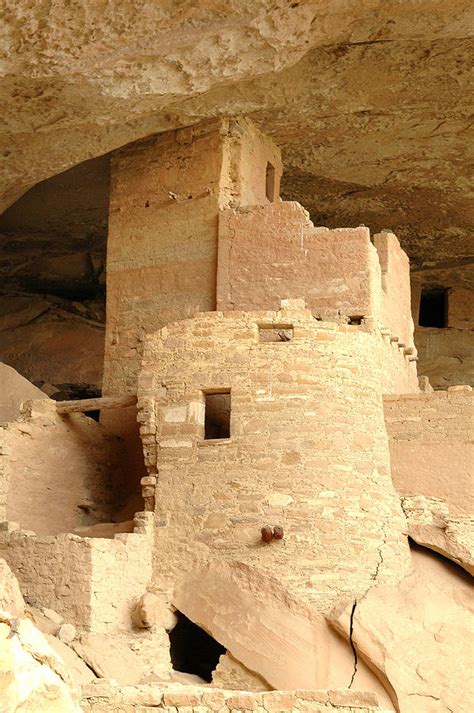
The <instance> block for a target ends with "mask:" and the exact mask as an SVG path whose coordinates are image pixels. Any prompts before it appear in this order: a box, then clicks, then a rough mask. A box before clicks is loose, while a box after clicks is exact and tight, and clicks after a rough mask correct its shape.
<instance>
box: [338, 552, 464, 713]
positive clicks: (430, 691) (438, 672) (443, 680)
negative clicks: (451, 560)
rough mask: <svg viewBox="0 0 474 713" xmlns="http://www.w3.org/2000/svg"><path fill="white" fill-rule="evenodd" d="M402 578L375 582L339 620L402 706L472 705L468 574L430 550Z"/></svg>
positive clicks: (415, 711) (407, 712)
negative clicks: (396, 581) (387, 582)
mask: <svg viewBox="0 0 474 713" xmlns="http://www.w3.org/2000/svg"><path fill="white" fill-rule="evenodd" d="M412 556H413V568H412V571H411V572H410V573H409V574H408V575H407V576H406V577H405V578H404V579H403V580H402V581H401V583H400V584H399V585H398V586H396V585H394V586H384V585H378V586H375V587H372V588H371V589H370V590H369V591H368V592H367V594H366V595H365V597H362V598H360V599H358V600H357V602H356V608H355V611H353V606H352V604H351V605H350V606H349V607H348V608H347V609H346V610H345V611H344V612H343V613H341V612H340V611H337V610H336V611H335V612H333V615H332V623H333V625H334V626H335V627H336V629H337V630H338V631H339V632H341V633H342V634H343V635H344V636H346V637H347V638H349V635H350V629H351V626H352V643H353V645H354V646H355V649H356V651H357V655H358V657H362V658H363V659H364V660H365V661H367V662H368V663H369V665H370V667H371V668H373V669H374V670H375V671H377V672H378V675H379V676H380V678H381V680H383V681H385V686H386V688H387V690H388V691H391V695H392V698H393V701H394V703H395V704H396V706H397V710H399V711H400V713H420V711H421V710H422V711H423V713H435V712H436V713H438V711H441V710H443V711H444V710H446V711H449V710H451V711H456V713H469V711H470V710H471V708H472V705H471V700H472V695H473V693H474V691H473V688H472V678H471V673H470V671H471V667H472V650H473V646H474V630H473V626H472V614H471V612H470V608H471V603H470V602H471V587H470V582H469V581H468V579H467V575H465V574H464V573H462V571H461V570H458V569H457V568H456V569H455V568H454V567H453V566H452V565H451V564H448V563H447V562H446V561H443V560H441V559H440V558H437V557H436V556H435V555H433V554H431V553H429V552H426V551H422V550H420V551H412Z"/></svg>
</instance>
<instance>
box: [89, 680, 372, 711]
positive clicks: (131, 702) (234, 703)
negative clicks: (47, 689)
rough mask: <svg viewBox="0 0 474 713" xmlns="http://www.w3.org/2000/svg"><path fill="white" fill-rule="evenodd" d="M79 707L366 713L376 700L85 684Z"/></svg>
mask: <svg viewBox="0 0 474 713" xmlns="http://www.w3.org/2000/svg"><path fill="white" fill-rule="evenodd" d="M81 706H82V709H83V711H84V713H117V712H120V713H154V712H155V711H157V710H165V711H170V713H180V712H181V713H190V712H191V711H196V712H197V711H199V713H206V712H207V711H219V712H220V713H231V712H232V711H255V712H256V713H277V712H278V711H282V712H283V711H302V713H303V712H304V713H328V711H343V713H370V712H372V711H380V712H381V713H382V708H380V707H379V705H378V703H377V698H376V696H374V695H373V694H371V693H368V692H361V691H350V690H347V689H344V690H343V689H340V690H326V691H309V690H307V691H306V690H305V691H268V692H266V693H254V692H249V691H226V690H223V689H221V690H217V689H209V688H198V687H194V686H193V687H190V686H187V687H186V688H185V689H183V687H181V688H180V689H179V688H172V687H169V688H166V687H165V688H163V687H158V686H156V685H155V686H153V685H148V686H147V685H141V686H122V687H121V688H117V687H116V686H109V685H106V684H101V685H97V684H96V685H88V686H84V688H83V698H82V700H81Z"/></svg>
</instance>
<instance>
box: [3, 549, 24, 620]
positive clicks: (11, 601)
mask: <svg viewBox="0 0 474 713" xmlns="http://www.w3.org/2000/svg"><path fill="white" fill-rule="evenodd" d="M0 609H2V610H3V611H8V612H11V614H12V615H13V616H16V617H18V616H23V613H24V610H25V602H24V601H23V597H22V594H21V592H20V586H19V584H18V581H17V579H16V577H15V575H14V574H13V572H12V571H11V569H10V567H9V566H8V564H7V563H6V562H5V560H4V559H0Z"/></svg>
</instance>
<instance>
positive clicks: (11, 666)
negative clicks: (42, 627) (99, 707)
mask: <svg viewBox="0 0 474 713" xmlns="http://www.w3.org/2000/svg"><path fill="white" fill-rule="evenodd" d="M0 690H1V693H0V696H1V704H2V711H5V713H15V712H16V711H18V713H20V711H35V713H81V709H80V707H79V705H78V704H77V693H76V692H75V691H74V689H73V688H72V681H71V679H70V677H69V675H68V673H67V672H66V669H65V666H64V664H63V662H62V660H61V659H60V658H59V656H58V655H57V653H56V652H55V651H53V649H52V648H51V647H50V646H49V645H48V643H47V641H46V639H45V638H44V636H43V635H42V634H41V633H40V632H39V631H38V630H37V629H36V628H35V627H34V626H33V624H32V622H31V621H29V620H28V619H15V618H14V617H12V616H11V615H10V614H7V613H6V612H0Z"/></svg>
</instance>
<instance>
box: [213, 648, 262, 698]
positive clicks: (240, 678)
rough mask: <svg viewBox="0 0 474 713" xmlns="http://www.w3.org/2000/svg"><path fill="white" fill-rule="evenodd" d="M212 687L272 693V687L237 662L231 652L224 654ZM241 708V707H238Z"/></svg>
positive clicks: (214, 675)
mask: <svg viewBox="0 0 474 713" xmlns="http://www.w3.org/2000/svg"><path fill="white" fill-rule="evenodd" d="M212 685H213V686H214V687H216V688H228V689H236V690H238V691H270V690H272V687H271V686H269V685H268V683H267V682H266V681H265V680H264V679H263V678H262V677H261V676H259V675H258V674H256V673H254V672H253V671H249V669H248V668H247V667H246V666H244V665H243V664H242V663H240V661H237V659H236V658H234V656H232V654H230V653H229V652H227V653H225V654H223V655H222V656H221V657H220V659H219V663H218V665H217V668H216V669H215V671H214V673H213V674H212ZM236 707H239V708H240V707H241V706H236Z"/></svg>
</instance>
